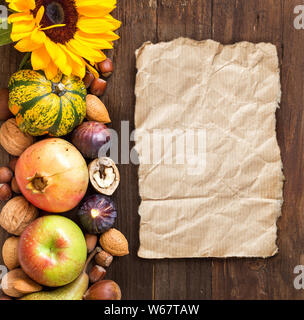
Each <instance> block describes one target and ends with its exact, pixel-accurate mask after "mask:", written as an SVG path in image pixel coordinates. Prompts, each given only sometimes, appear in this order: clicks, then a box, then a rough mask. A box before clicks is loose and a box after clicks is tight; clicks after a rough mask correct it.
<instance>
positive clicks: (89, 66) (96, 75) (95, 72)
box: [85, 62, 99, 79]
mask: <svg viewBox="0 0 304 320" xmlns="http://www.w3.org/2000/svg"><path fill="white" fill-rule="evenodd" d="M85 64H86V66H87V68H88V69H89V71H90V72H91V73H92V74H93V75H94V77H95V78H96V79H98V78H99V73H98V72H97V70H96V69H95V68H93V67H92V66H91V65H90V64H89V63H87V62H86V63H85Z"/></svg>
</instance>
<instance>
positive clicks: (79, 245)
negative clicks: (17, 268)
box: [18, 215, 87, 287]
mask: <svg viewBox="0 0 304 320" xmlns="http://www.w3.org/2000/svg"><path fill="white" fill-rule="evenodd" d="M18 250H19V252H18V257H19V262H20V265H21V267H22V269H23V270H24V272H25V273H26V274H27V275H28V276H29V277H30V278H32V279H33V280H35V281H36V282H38V283H40V284H42V285H45V286H49V287H59V286H63V285H66V284H68V283H70V282H72V281H73V280H75V279H76V278H77V277H78V276H79V274H80V273H81V271H82V270H83V267H84V265H85V261H86V257H87V247H86V241H85V238H84V235H83V233H82V231H81V230H80V228H79V227H78V226H77V225H76V224H75V223H74V222H73V221H72V220H70V219H68V218H64V217H61V216H54V215H50V216H45V217H41V218H39V219H36V220H35V221H34V222H32V223H31V224H30V225H29V226H28V227H27V228H26V229H25V230H24V232H23V233H22V235H21V237H20V242H19V249H18Z"/></svg>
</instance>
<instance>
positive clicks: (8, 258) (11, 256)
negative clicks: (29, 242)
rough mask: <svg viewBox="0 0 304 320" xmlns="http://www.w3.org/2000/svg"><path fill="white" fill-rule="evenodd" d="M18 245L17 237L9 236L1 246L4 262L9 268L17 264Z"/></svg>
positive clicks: (15, 266) (13, 267)
mask: <svg viewBox="0 0 304 320" xmlns="http://www.w3.org/2000/svg"><path fill="white" fill-rule="evenodd" d="M18 245H19V237H10V238H8V239H6V241H5V242H4V245H3V247H2V258H3V261H4V264H5V265H6V266H7V268H8V269H9V270H12V269H15V268H17V267H18V266H19V260H18Z"/></svg>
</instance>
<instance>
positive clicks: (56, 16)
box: [33, 0, 79, 44]
mask: <svg viewBox="0 0 304 320" xmlns="http://www.w3.org/2000/svg"><path fill="white" fill-rule="evenodd" d="M35 3H36V7H35V9H34V10H33V15H34V17H36V15H37V12H38V10H39V9H40V7H41V6H44V8H45V13H44V15H43V17H42V20H41V22H40V24H41V26H42V27H43V28H46V27H50V26H53V25H56V24H65V26H64V27H56V28H52V29H48V30H44V33H45V34H46V35H47V36H48V37H49V38H50V39H51V40H52V41H53V42H55V43H61V44H65V43H67V42H69V41H70V40H71V39H73V38H74V35H75V33H76V31H77V22H78V17H79V15H78V12H77V7H76V4H75V0H35Z"/></svg>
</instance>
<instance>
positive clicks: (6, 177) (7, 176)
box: [0, 167, 13, 183]
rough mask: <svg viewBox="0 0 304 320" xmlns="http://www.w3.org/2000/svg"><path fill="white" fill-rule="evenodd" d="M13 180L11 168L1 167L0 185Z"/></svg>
mask: <svg viewBox="0 0 304 320" xmlns="http://www.w3.org/2000/svg"><path fill="white" fill-rule="evenodd" d="M12 178H13V172H12V170H11V169H10V168H7V167H0V183H8V182H10V181H11V180H12Z"/></svg>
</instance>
